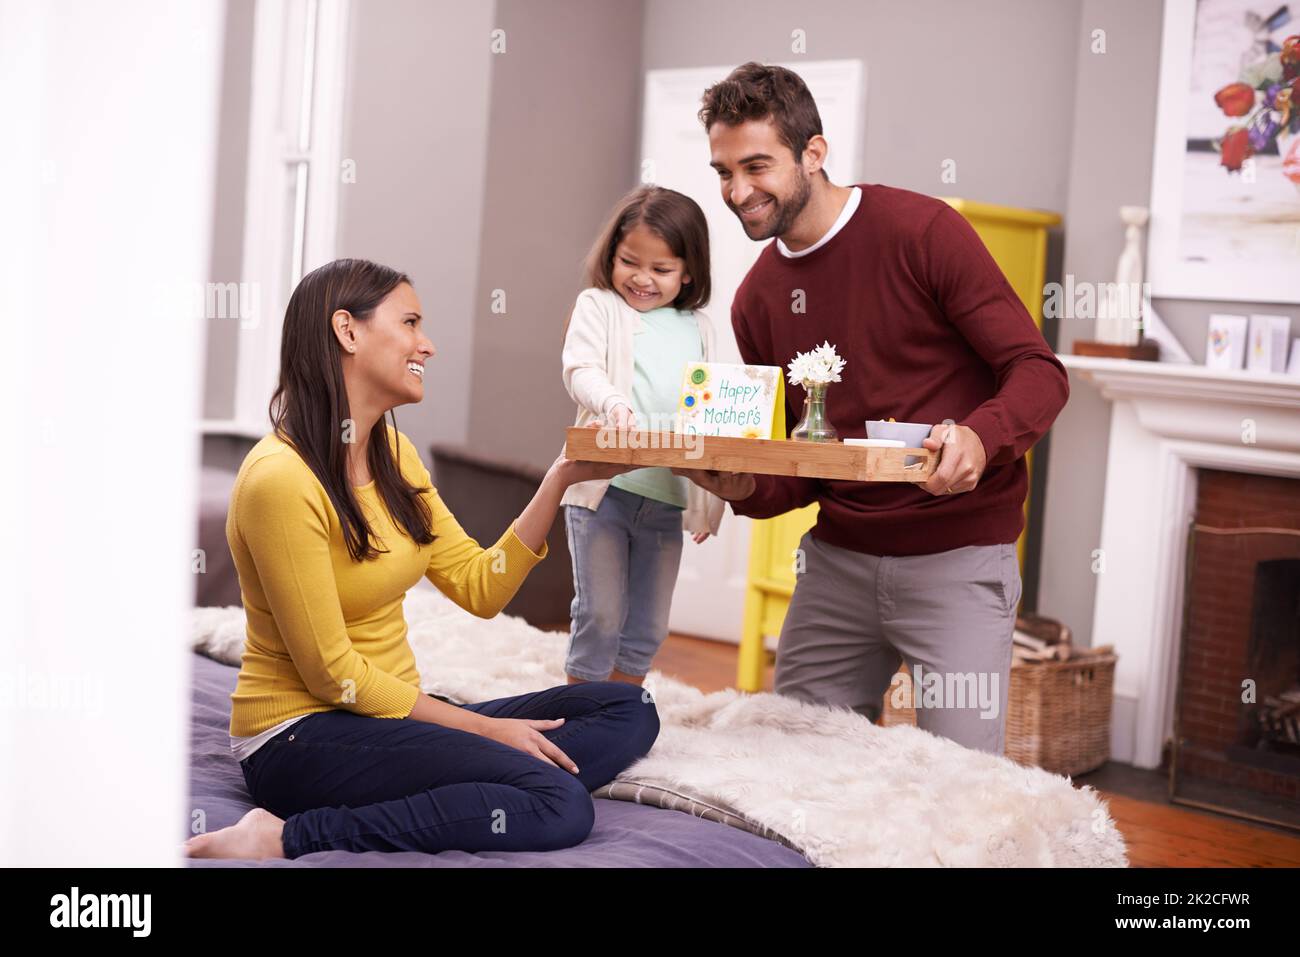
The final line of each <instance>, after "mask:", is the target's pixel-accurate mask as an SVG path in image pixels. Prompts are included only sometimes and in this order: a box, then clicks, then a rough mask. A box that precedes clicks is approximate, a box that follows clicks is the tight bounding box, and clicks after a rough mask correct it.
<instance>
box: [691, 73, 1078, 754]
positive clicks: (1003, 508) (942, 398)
mask: <svg viewBox="0 0 1300 957" xmlns="http://www.w3.org/2000/svg"><path fill="white" fill-rule="evenodd" d="M700 120H701V122H702V123H703V124H704V127H705V129H706V130H707V131H708V135H709V149H710V153H711V165H712V166H713V168H714V169H715V170H717V172H718V176H719V179H720V185H721V187H722V198H723V201H724V202H725V203H726V204H727V206H728V208H730V209H731V211H732V212H734V213H735V214H736V216H737V218H738V219H739V220H740V224H741V226H742V228H743V229H744V230H745V234H746V235H747V236H749V238H750V239H754V240H766V239H772V238H773V237H775V242H772V243H769V244H768V245H767V246H766V248H764V250H763V251H762V253H761V254H760V255H759V257H758V260H757V262H755V264H754V266H753V268H752V269H751V270H750V271H749V274H748V275H747V276H746V277H745V279H744V281H743V282H742V283H741V285H740V288H739V289H738V290H737V292H736V297H735V301H734V303H733V305H732V314H731V321H732V327H733V329H734V331H735V336H736V344H737V345H738V346H739V348H740V354H741V357H742V358H743V359H744V361H745V362H746V363H751V364H758V365H775V366H781V367H783V368H784V367H785V366H786V365H787V364H788V363H789V362H790V360H791V359H793V358H794V356H795V354H796V353H797V352H808V351H810V350H811V349H812V348H814V347H815V346H817V345H820V344H821V343H822V342H823V341H829V342H830V343H831V344H832V345H834V346H835V347H836V349H837V351H838V353H839V354H840V355H841V356H843V357H844V358H845V359H846V360H847V366H846V367H845V369H844V372H843V373H842V376H843V381H842V382H841V383H837V384H836V385H834V386H833V387H832V388H831V389H830V392H829V395H828V400H827V407H828V413H829V416H830V419H831V421H832V423H833V424H834V426H835V428H836V429H837V430H838V431H839V433H840V436H841V438H844V437H852V436H862V435H864V434H865V422H866V420H868V419H888V418H894V419H897V420H898V421H899V422H925V423H934V424H935V425H934V428H933V429H932V430H931V433H930V437H929V438H928V439H926V440H925V443H924V444H925V447H926V448H927V449H931V450H940V451H941V457H940V461H939V465H938V467H937V468H936V470H935V472H934V474H933V475H932V476H931V478H930V479H929V480H928V481H927V482H926V483H925V484H924V485H914V484H910V483H866V482H848V481H831V480H819V479H809V478H787V477H783V476H768V475H757V476H755V475H741V474H729V473H718V472H700V471H685V470H684V471H682V472H681V474H684V475H688V476H689V477H691V478H692V479H693V480H694V481H696V482H697V483H698V484H700V485H702V486H703V487H705V488H707V489H708V490H709V491H712V492H714V493H715V494H717V495H719V496H721V497H722V498H724V499H728V500H729V501H730V502H731V506H732V510H733V511H734V512H735V513H736V514H737V515H748V516H750V517H753V518H768V517H771V516H774V515H779V514H781V513H783V512H787V511H790V510H791V509H795V508H800V507H802V506H805V505H808V504H810V503H812V502H818V503H819V506H820V507H819V512H818V519H817V524H816V526H815V527H814V528H813V529H812V530H811V531H810V532H809V533H808V534H806V535H805V536H804V538H803V540H802V541H801V542H800V552H799V558H800V559H801V561H799V562H798V563H797V565H796V570H801V574H799V577H798V582H797V585H796V587H795V592H794V597H793V599H792V600H791V603H790V608H789V611H788V612H787V614H786V618H785V623H784V626H783V628H782V630H781V638H780V644H779V646H778V650H777V669H776V691H777V693H779V694H785V695H791V696H793V697H797V698H800V699H802V700H806V701H813V702H819V703H823V704H827V705H832V706H842V707H848V708H852V709H853V710H855V711H858V712H859V713H861V714H865V715H867V716H868V717H870V718H872V719H873V720H874V719H876V718H877V717H878V715H879V709H880V702H881V698H882V696H883V694H884V693H885V692H886V690H888V689H889V688H890V687H891V679H892V677H893V675H894V673H895V672H896V671H897V668H898V664H899V658H900V656H901V658H902V659H903V661H905V662H906V663H907V666H908V671H909V672H910V673H911V674H912V676H913V678H914V681H916V682H917V683H916V687H915V691H914V694H915V705H916V709H917V712H916V713H917V722H918V724H919V726H920V727H921V728H923V729H925V730H928V731H931V732H933V733H935V734H939V735H942V736H944V737H948V738H951V739H952V740H954V741H957V742H959V743H961V744H964V745H966V746H967V747H971V748H975V749H978V750H985V751H990V752H993V753H996V754H1001V753H1002V752H1003V748H1004V739H1005V727H1006V717H1005V716H1006V702H1007V681H1008V679H1009V676H1010V667H1011V635H1012V630H1013V628H1014V625H1015V616H1016V606H1017V605H1018V604H1019V601H1020V595H1021V581H1020V573H1019V567H1018V562H1017V557H1016V549H1015V542H1016V539H1017V538H1018V537H1019V535H1020V532H1021V530H1022V528H1023V526H1024V513H1023V507H1024V500H1025V494H1026V491H1027V485H1028V473H1027V470H1026V466H1025V460H1024V455H1025V452H1026V451H1027V450H1028V449H1029V448H1030V447H1031V446H1032V445H1033V444H1034V443H1035V442H1037V441H1038V439H1039V438H1041V437H1042V435H1043V434H1044V433H1045V432H1046V431H1047V429H1048V427H1049V426H1050V425H1051V424H1052V421H1053V420H1054V419H1055V418H1056V415H1057V414H1058V413H1059V412H1060V410H1061V408H1062V407H1063V406H1064V405H1065V401H1066V398H1067V397H1068V394H1069V385H1068V381H1067V377H1066V372H1065V369H1064V367H1063V366H1062V365H1061V363H1060V362H1059V360H1057V358H1056V356H1055V355H1054V354H1053V353H1052V351H1051V349H1050V348H1048V346H1047V343H1046V342H1045V341H1044V339H1043V336H1042V334H1041V333H1040V332H1039V330H1038V328H1037V326H1036V325H1035V324H1034V321H1033V319H1032V318H1031V317H1030V316H1029V314H1028V312H1027V311H1026V310H1025V307H1024V305H1023V304H1022V303H1021V302H1020V300H1019V299H1018V298H1017V297H1016V295H1015V293H1014V292H1013V291H1012V289H1011V287H1010V285H1009V284H1008V283H1007V281H1006V278H1005V277H1004V276H1003V275H1002V272H1001V270H1000V269H999V268H998V266H997V264H996V263H995V262H994V260H993V258H992V257H991V256H990V255H989V253H988V251H987V250H986V249H985V247H984V244H983V243H982V242H981V241H980V239H979V236H978V235H977V234H976V233H975V231H974V230H973V229H972V228H971V226H970V225H969V224H968V223H967V222H966V221H965V220H964V219H963V218H962V217H961V215H960V214H958V213H957V212H956V211H954V210H953V209H952V208H951V207H950V206H948V205H947V204H946V203H944V202H942V201H940V200H936V199H934V198H932V197H929V196H925V195H922V194H920V193H914V192H910V191H908V190H902V189H894V188H890V187H887V186H880V185H874V184H865V183H863V184H858V185H856V186H853V187H851V188H850V187H845V186H837V185H835V184H833V183H831V182H830V180H829V178H828V177H827V176H826V173H825V171H824V170H823V168H822V167H823V164H824V163H825V161H826V156H827V150H828V144H827V141H826V139H825V137H824V136H823V135H822V128H821V118H820V116H819V115H818V112H817V105H816V103H815V102H814V101H813V98H812V96H811V95H810V94H809V92H808V88H807V87H806V86H805V85H804V83H803V81H802V80H801V79H800V78H799V77H798V76H797V75H796V74H794V73H792V72H791V71H789V70H785V69H782V68H781V67H775V66H765V65H762V64H758V63H746V64H745V65H743V66H741V67H738V68H737V69H736V70H734V71H733V72H732V73H731V75H730V76H728V77H727V78H726V79H725V80H723V81H722V82H721V83H718V84H716V85H714V86H712V87H710V88H709V89H708V90H707V91H706V92H705V94H704V97H703V107H702V109H701V110H700ZM802 401H803V389H802V388H801V387H798V386H794V387H790V388H789V389H788V396H787V410H786V415H787V419H788V421H789V422H792V423H793V422H795V421H797V419H798V417H799V410H800V409H801V408H802ZM917 679H919V681H917Z"/></svg>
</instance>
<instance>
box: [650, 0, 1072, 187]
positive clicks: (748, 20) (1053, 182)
mask: <svg viewBox="0 0 1300 957" xmlns="http://www.w3.org/2000/svg"><path fill="white" fill-rule="evenodd" d="M1078 10H1079V4H1078V2H1077V0H1053V2H1050V3H1044V2H1042V0H979V2H977V3H971V2H967V0H942V2H940V0H929V2H923V3H920V2H901V0H821V2H815V3H809V4H806V5H795V4H792V3H789V2H787V0H711V2H709V3H708V4H707V5H701V4H700V3H699V2H697V0H647V3H646V26H645V68H646V69H647V70H652V69H663V68H672V67H688V66H714V65H727V66H736V65H739V64H740V63H743V62H745V61H746V60H759V61H762V62H782V63H787V62H795V61H798V60H800V59H805V60H833V59H841V58H860V59H862V60H863V61H864V62H865V63H866V68H867V116H866V150H865V157H866V160H865V169H864V170H863V171H862V172H863V175H864V177H865V179H866V180H867V181H870V182H878V183H886V184H889V185H891V186H900V187H903V188H905V189H914V190H917V191H919V192H924V193H932V194H940V193H942V194H957V195H961V196H967V197H970V198H972V199H979V200H983V201H985V202H990V203H1004V204H1008V205H1015V206H1032V207H1039V208H1042V209H1050V210H1056V211H1061V210H1063V209H1064V207H1065V202H1066V196H1067V172H1068V169H1069V148H1070V132H1071V120H1070V108H1069V104H1070V103H1071V102H1072V101H1073V99H1074V69H1073V63H1074V48H1075V44H1074V29H1075V24H1076V22H1077V20H1078V15H1079V14H1078ZM695 22H701V23H703V24H707V25H708V26H709V27H710V28H709V29H683V24H692V23H695ZM796 29H801V30H803V31H805V35H806V37H807V53H806V54H803V55H794V54H792V53H791V52H790V44H791V40H790V35H791V31H793V30H796ZM719 79H721V77H719ZM702 92H703V91H702V90H701V93H702ZM830 146H831V149H832V150H834V149H835V144H834V143H831V144H830ZM946 159H953V160H956V162H957V182H956V183H955V184H952V183H943V182H941V181H940V178H939V177H940V164H941V163H942V162H943V161H944V160H946ZM701 162H707V158H705V157H701ZM719 202H721V199H719Z"/></svg>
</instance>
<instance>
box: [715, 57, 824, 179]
mask: <svg viewBox="0 0 1300 957" xmlns="http://www.w3.org/2000/svg"><path fill="white" fill-rule="evenodd" d="M701 103H702V104H703V105H702V106H701V107H700V112H699V118H700V122H701V123H703V124H704V130H705V132H706V133H707V132H708V131H709V129H710V128H712V126H713V124H714V123H725V124H726V125H727V126H739V125H740V124H741V123H744V122H745V121H746V120H764V119H768V118H770V119H771V120H772V123H773V124H774V125H775V126H776V129H777V133H778V135H779V136H780V138H781V142H782V143H784V144H785V145H786V146H788V147H790V152H792V153H794V158H795V161H796V162H797V161H799V160H800V159H802V157H803V151H804V150H805V149H806V148H807V146H808V141H809V140H810V139H812V138H813V137H814V136H820V135H822V118H821V114H819V113H818V112H817V103H816V101H815V100H813V98H812V94H811V93H809V92H808V87H807V85H806V84H805V83H804V81H803V80H802V79H801V78H800V77H799V74H797V73H795V72H793V71H791V70H787V69H786V68H785V67H781V66H767V65H765V64H762V63H755V62H753V61H750V62H749V63H744V64H742V65H740V66H738V67H736V68H735V69H734V70H732V71H731V73H730V74H728V76H727V78H726V79H725V80H722V81H721V82H718V83H715V84H713V86H711V87H709V88H708V89H707V90H705V91H704V96H703V98H702V99H701ZM821 172H822V178H823V179H829V177H827V176H826V169H825V168H824V167H823V169H822V171H821Z"/></svg>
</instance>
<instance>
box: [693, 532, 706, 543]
mask: <svg viewBox="0 0 1300 957" xmlns="http://www.w3.org/2000/svg"><path fill="white" fill-rule="evenodd" d="M708 537H709V533H708V532H696V533H695V534H694V535H692V536H691V541H693V542H694V543H695V544H696V545H698V544H700V543H701V542H703V541H704V540H705V539H706V538H708Z"/></svg>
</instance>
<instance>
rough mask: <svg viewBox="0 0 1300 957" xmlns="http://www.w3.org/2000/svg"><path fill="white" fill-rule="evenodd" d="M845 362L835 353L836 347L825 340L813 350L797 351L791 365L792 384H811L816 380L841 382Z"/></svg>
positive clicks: (790, 377) (790, 376)
mask: <svg viewBox="0 0 1300 957" xmlns="http://www.w3.org/2000/svg"><path fill="white" fill-rule="evenodd" d="M844 366H845V362H844V360H843V359H841V358H840V357H839V356H838V355H836V354H835V347H834V346H833V345H831V344H830V343H829V342H823V343H822V344H821V345H820V346H818V347H817V348H815V349H813V350H812V351H811V352H800V353H797V354H796V355H795V357H794V359H793V360H791V362H790V365H789V369H790V372H789V379H790V384H791V385H804V386H807V385H810V384H812V383H814V382H840V381H842V380H841V379H840V372H842V371H843V369H844Z"/></svg>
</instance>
